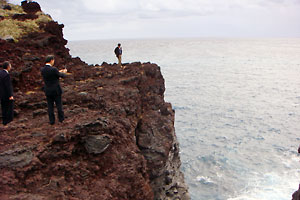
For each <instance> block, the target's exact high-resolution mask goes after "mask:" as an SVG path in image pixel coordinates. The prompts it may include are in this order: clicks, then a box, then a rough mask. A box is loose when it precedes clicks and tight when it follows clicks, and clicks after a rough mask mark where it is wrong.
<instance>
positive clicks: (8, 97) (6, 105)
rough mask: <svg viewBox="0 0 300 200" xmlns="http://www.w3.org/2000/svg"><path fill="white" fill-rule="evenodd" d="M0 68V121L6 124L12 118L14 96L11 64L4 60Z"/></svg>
mask: <svg viewBox="0 0 300 200" xmlns="http://www.w3.org/2000/svg"><path fill="white" fill-rule="evenodd" d="M2 68H3V69H0V99H1V108H2V123H3V125H6V124H8V123H10V122H11V121H12V120H13V116H14V112H13V107H14V97H13V88H12V84H11V80H10V75H9V71H10V70H11V64H10V63H9V62H4V63H3V65H2Z"/></svg>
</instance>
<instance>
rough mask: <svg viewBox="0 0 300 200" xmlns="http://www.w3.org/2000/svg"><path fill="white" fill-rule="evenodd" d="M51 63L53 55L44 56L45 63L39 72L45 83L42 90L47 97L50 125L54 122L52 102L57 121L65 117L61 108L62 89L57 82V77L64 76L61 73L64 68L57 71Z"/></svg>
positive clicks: (61, 120) (64, 71) (52, 62)
mask: <svg viewBox="0 0 300 200" xmlns="http://www.w3.org/2000/svg"><path fill="white" fill-rule="evenodd" d="M53 65H54V56H52V55H49V56H47V57H46V65H45V66H44V67H42V68H41V73H42V76H43V80H44V83H45V87H44V92H45V95H46V97H47V104H48V115H49V120H50V124H51V125H53V124H54V123H55V115H54V102H55V104H56V108H57V112H58V120H59V122H63V121H64V119H65V117H64V112H63V108H62V100H61V95H62V89H61V87H60V84H59V77H65V76H66V75H65V74H63V73H66V70H61V71H58V69H57V68H55V67H53ZM61 72H63V73H61Z"/></svg>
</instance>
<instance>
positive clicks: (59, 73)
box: [54, 68, 67, 78]
mask: <svg viewBox="0 0 300 200" xmlns="http://www.w3.org/2000/svg"><path fill="white" fill-rule="evenodd" d="M54 70H55V74H56V75H57V76H58V77H62V78H64V77H66V76H67V75H66V74H64V73H61V72H59V71H58V69H57V68H54Z"/></svg>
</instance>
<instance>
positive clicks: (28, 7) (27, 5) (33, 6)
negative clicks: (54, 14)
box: [21, 0, 41, 14]
mask: <svg viewBox="0 0 300 200" xmlns="http://www.w3.org/2000/svg"><path fill="white" fill-rule="evenodd" d="M21 6H22V8H23V10H24V11H25V12H26V13H33V14H34V13H36V12H38V11H41V7H40V5H39V4H38V3H37V2H27V1H26V0H25V1H22V2H21Z"/></svg>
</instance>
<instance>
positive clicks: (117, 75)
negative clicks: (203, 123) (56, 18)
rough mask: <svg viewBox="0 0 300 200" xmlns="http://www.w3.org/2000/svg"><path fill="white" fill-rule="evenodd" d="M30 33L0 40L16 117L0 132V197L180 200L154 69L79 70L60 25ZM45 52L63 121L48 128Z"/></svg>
mask: <svg viewBox="0 0 300 200" xmlns="http://www.w3.org/2000/svg"><path fill="white" fill-rule="evenodd" d="M40 28H41V29H42V30H43V31H42V32H41V33H31V34H30V35H27V36H25V37H23V38H22V39H20V40H19V42H17V43H15V42H9V41H5V40H0V53H1V54H0V62H2V61H5V60H9V61H11V63H12V65H13V70H12V71H11V75H12V77H13V84H14V89H15V95H14V96H15V112H16V114H17V116H16V118H15V119H14V121H13V122H12V123H10V124H9V125H8V126H7V127H3V126H2V125H1V126H0V176H1V179H0V199H1V200H6V199H12V200H17V199H24V200H26V199H28V200H32V199H41V200H43V199H45V200H49V199H73V200H75V199H78V200H81V199H85V200H89V199H97V200H98V199H101V200H119V199H120V200H121V199H122V200H125V199H130V200H152V199H182V200H186V199H189V195H188V191H187V187H186V185H185V184H184V179H183V174H182V173H181V172H180V169H179V167H180V158H179V148H178V142H177V139H176V135H175V131H174V111H173V110H172V107H171V104H169V103H166V102H165V101H164V91H165V87H164V79H163V77H162V75H161V72H160V68H159V67H158V66H157V65H155V64H151V63H143V64H142V63H138V62H137V63H132V64H127V65H126V66H125V69H121V68H120V67H118V66H117V65H110V64H107V63H103V64H102V65H101V66H99V65H97V66H91V65H87V64H86V63H84V62H82V61H81V60H80V59H79V58H71V56H70V55H69V50H68V49H67V48H65V44H66V43H67V41H66V40H65V39H64V38H63V34H62V28H63V25H59V24H58V23H56V22H50V23H48V24H44V25H41V27H40ZM48 54H54V55H55V58H56V66H60V67H63V66H64V67H66V68H67V69H68V71H69V75H68V76H67V77H66V78H65V79H63V80H61V85H62V88H63V90H64V93H63V103H64V112H65V117H66V119H65V121H64V123H62V124H59V123H58V124H55V125H54V126H51V125H49V123H48V122H49V121H48V116H47V103H46V99H45V95H44V93H43V92H42V91H41V87H42V85H43V82H42V78H41V75H40V71H39V70H40V67H41V66H42V65H43V64H44V57H45V56H46V55H48Z"/></svg>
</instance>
